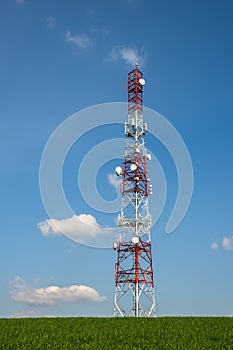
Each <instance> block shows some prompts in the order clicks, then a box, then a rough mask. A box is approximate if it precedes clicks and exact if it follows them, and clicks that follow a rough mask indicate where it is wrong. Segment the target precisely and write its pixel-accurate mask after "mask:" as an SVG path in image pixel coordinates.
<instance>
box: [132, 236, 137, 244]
mask: <svg viewBox="0 0 233 350" xmlns="http://www.w3.org/2000/svg"><path fill="white" fill-rule="evenodd" d="M131 241H132V243H133V244H138V242H139V238H138V237H137V236H134V237H132V239H131Z"/></svg>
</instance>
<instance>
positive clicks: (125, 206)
mask: <svg viewBox="0 0 233 350" xmlns="http://www.w3.org/2000/svg"><path fill="white" fill-rule="evenodd" d="M144 85H145V80H144V79H143V74H142V72H141V71H140V70H139V69H138V65H137V64H136V67H135V69H134V70H132V71H131V72H130V73H129V74H128V122H127V123H125V134H126V137H127V141H126V147H125V154H124V161H123V163H122V168H121V167H117V168H116V174H117V175H118V176H120V175H121V176H122V183H121V194H122V207H121V212H120V215H119V217H118V226H119V234H118V239H117V242H116V243H114V245H113V248H114V249H115V250H116V251H117V262H116V264H115V285H116V289H115V298H114V316H134V317H140V316H144V317H145V316H146V317H154V316H155V297H154V279H153V267H152V253H151V241H150V228H151V215H150V213H149V205H148V196H149V195H151V194H152V185H151V184H150V180H149V178H148V164H147V163H148V160H150V159H151V155H150V154H148V153H147V150H146V148H145V145H144V137H145V134H146V131H147V125H146V123H144V122H143V87H144Z"/></svg>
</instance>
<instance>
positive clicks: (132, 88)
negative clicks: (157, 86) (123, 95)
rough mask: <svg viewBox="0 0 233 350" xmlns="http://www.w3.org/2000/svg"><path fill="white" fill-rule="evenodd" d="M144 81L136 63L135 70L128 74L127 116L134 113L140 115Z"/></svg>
mask: <svg viewBox="0 0 233 350" xmlns="http://www.w3.org/2000/svg"><path fill="white" fill-rule="evenodd" d="M144 85H145V80H144V79H143V73H142V72H141V71H140V70H139V69H138V64H137V63H136V66H135V69H134V70H132V71H131V72H129V73H128V114H129V115H133V114H135V112H137V113H139V114H142V105H143V87H144Z"/></svg>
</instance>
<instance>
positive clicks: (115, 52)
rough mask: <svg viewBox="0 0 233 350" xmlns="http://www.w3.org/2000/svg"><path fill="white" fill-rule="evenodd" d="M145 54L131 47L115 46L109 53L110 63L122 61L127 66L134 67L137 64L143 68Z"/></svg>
mask: <svg viewBox="0 0 233 350" xmlns="http://www.w3.org/2000/svg"><path fill="white" fill-rule="evenodd" d="M146 56H147V55H146V53H145V52H144V50H139V49H137V48H133V47H125V46H116V47H114V48H113V49H112V51H111V53H110V57H109V60H110V61H121V60H122V61H124V62H125V63H126V64H127V65H130V66H135V64H136V63H138V65H139V66H143V65H144V63H145V61H146Z"/></svg>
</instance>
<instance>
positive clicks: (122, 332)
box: [0, 317, 233, 350]
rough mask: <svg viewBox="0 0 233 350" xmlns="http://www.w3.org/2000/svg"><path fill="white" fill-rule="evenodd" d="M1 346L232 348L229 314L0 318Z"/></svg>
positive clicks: (16, 349) (11, 349)
mask: <svg viewBox="0 0 233 350" xmlns="http://www.w3.org/2000/svg"><path fill="white" fill-rule="evenodd" d="M0 349H1V350H26V349H27V350H29V349H30V350H37V349H45V350H47V349H54V350H60V349H72V350H73V349H78V350H89V349H93V350H99V349H106V350H111V349H116V350H118V349H119V350H120V349H121V350H122V349H126V350H127V349H129V350H147V349H148V350H151V349H158V350H165V349H166V350H167V349H179V350H196V349H198V350H208V349H209V350H215V349H216V350H223V349H224V350H225V349H226V350H232V349H233V318H232V317H159V318H155V319H147V318H139V319H135V318H91V317H90V318H24V319H0Z"/></svg>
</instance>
